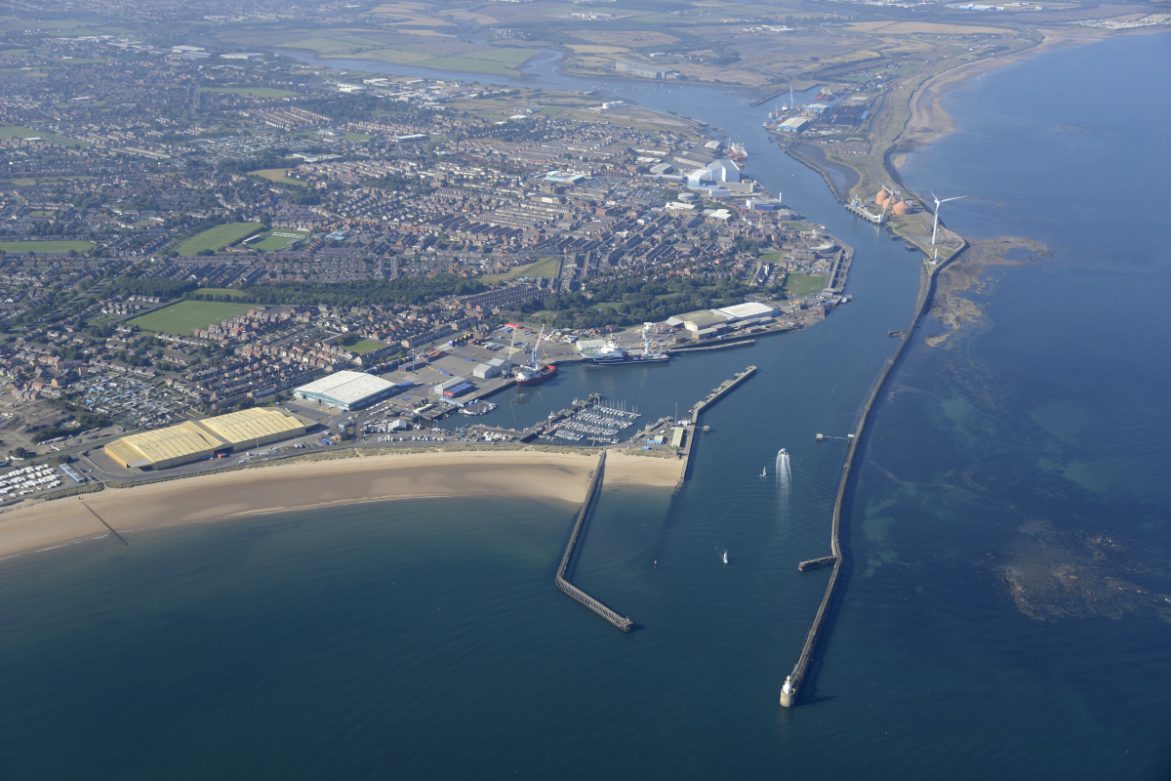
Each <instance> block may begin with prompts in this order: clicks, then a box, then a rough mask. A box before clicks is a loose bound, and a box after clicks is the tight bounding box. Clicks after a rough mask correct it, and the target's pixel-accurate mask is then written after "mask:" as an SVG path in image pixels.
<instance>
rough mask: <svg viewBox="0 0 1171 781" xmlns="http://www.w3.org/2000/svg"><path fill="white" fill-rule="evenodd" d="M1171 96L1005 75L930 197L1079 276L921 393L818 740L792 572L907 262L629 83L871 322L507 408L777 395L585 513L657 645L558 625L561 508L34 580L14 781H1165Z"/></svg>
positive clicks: (788, 177) (27, 565) (76, 563)
mask: <svg viewBox="0 0 1171 781" xmlns="http://www.w3.org/2000/svg"><path fill="white" fill-rule="evenodd" d="M1169 64H1171V38H1169V37H1168V36H1149V37H1130V38H1125V39H1119V40H1116V41H1113V42H1108V43H1104V44H1098V45H1094V46H1089V47H1084V48H1080V49H1075V50H1070V51H1064V52H1057V53H1052V54H1048V55H1045V56H1043V57H1040V58H1038V59H1035V60H1032V61H1029V62H1026V63H1022V64H1019V65H1015V66H1012V67H1010V68H1008V69H1005V70H1003V71H999V72H996V73H993V74H991V75H989V76H986V77H984V78H981V79H980V80H978V81H975V82H973V83H971V84H969V85H968V86H967V87H966V88H964V89H963V90H962V91H960V92H958V93H956V94H955V95H953V96H952V97H951V99H950V100H949V102H948V107H949V109H951V110H952V112H953V113H954V115H955V117H956V119H957V122H958V124H959V125H960V128H961V130H960V132H958V133H956V134H954V135H952V136H950V137H949V138H947V139H945V140H944V141H942V142H940V143H939V144H937V145H935V146H933V147H931V148H929V149H927V150H925V151H923V152H920V153H917V154H915V155H914V156H913V157H912V159H911V160H910V161H909V162H908V165H907V168H906V170H905V178H906V180H907V181H908V183H909V184H911V185H912V186H913V187H914V188H916V189H918V190H920V191H924V190H932V189H934V190H936V191H937V192H939V193H940V195H941V196H942V195H945V194H967V195H969V196H970V198H968V199H966V200H964V201H958V202H955V203H954V204H949V206H952V207H954V208H953V209H952V210H951V211H950V213H949V214H948V220H947V221H948V223H949V224H950V225H952V226H953V227H954V228H956V229H957V230H959V231H960V232H961V233H965V234H968V235H973V236H984V237H991V236H1001V235H1018V236H1027V237H1032V238H1035V239H1039V240H1041V241H1044V242H1045V243H1046V244H1047V245H1048V246H1049V247H1050V248H1051V250H1052V255H1051V256H1050V257H1046V258H1041V259H1034V260H1033V261H1032V262H1030V263H1028V264H1025V265H1018V266H1006V267H996V268H993V269H991V270H990V272H989V274H988V275H987V285H986V286H985V287H984V288H983V289H982V290H980V291H977V292H974V293H972V294H971V295H972V297H973V299H974V300H976V301H977V302H978V303H979V304H980V305H981V306H982V307H983V308H984V310H985V312H986V317H985V318H984V320H983V321H982V322H981V323H980V324H979V325H978V326H976V327H975V328H973V329H970V330H969V331H966V332H964V333H962V334H960V335H958V336H957V337H955V338H953V339H952V340H951V341H950V342H949V343H948V344H947V346H945V347H943V348H935V349H933V348H929V347H927V346H926V345H924V344H922V343H921V342H920V343H916V345H915V346H914V348H913V349H912V351H911V352H910V354H909V356H908V360H907V361H906V362H905V364H904V365H903V366H902V368H901V369H900V371H899V374H898V375H897V378H896V381H895V383H894V384H893V386H892V387H891V389H890V393H889V394H888V395H887V396H886V397H885V398H884V400H883V403H882V405H881V407H880V408H879V410H878V415H877V418H876V420H875V428H874V429H873V432H872V434H871V436H870V438H869V442H868V445H867V451H866V454H867V461H866V465H865V467H864V468H863V470H862V472H861V476H860V480H859V484H858V487H857V491H856V492H855V493H854V495H853V499H852V502H851V508H850V512H849V515H848V519H847V523H846V534H847V543H848V553H849V561H850V565H849V568H848V570H847V572H848V575H847V580H846V590H845V592H844V594H845V596H844V599H843V600H842V601H841V602H840V604H839V609H838V610H837V611H836V616H835V620H834V622H833V624H832V629H831V631H830V632H829V634H828V636H827V643H826V644H825V645H824V646H823V650H822V652H821V653H820V654H819V659H818V662H817V664H816V665H815V668H814V678H813V682H812V685H810V686H809V687H808V688H807V689H806V690H805V692H804V695H805V697H804V699H803V701H802V703H801V705H800V707H798V708H795V709H793V710H791V711H783V710H781V709H780V708H779V707H778V705H777V691H778V688H779V685H780V682H781V681H782V680H783V678H784V675H785V673H786V672H787V671H788V669H789V668H790V667H791V665H792V664H793V661H794V660H795V657H796V654H797V652H798V650H799V648H800V645H801V642H802V640H803V637H804V633H805V631H806V629H807V626H808V621H809V619H810V618H811V616H812V614H813V611H814V609H815V607H816V604H817V600H818V599H819V598H820V595H821V590H822V588H823V586H824V577H825V573H824V571H823V572H819V573H808V574H805V575H799V574H798V573H797V572H796V570H795V564H796V562H797V561H798V560H800V559H803V558H808V557H810V556H815V555H820V554H822V553H824V552H826V549H827V547H828V534H829V509H830V505H831V503H832V499H833V493H834V489H835V486H836V481H837V477H838V474H839V472H840V468H841V464H842V460H843V457H844V455H845V450H844V447H843V444H842V443H841V442H838V441H833V442H827V443H822V444H817V443H816V442H815V440H814V435H815V434H816V433H818V432H823V433H826V434H843V433H845V432H846V431H848V430H849V429H850V428H851V427H852V425H853V423H854V421H855V420H856V416H857V413H858V408H859V406H860V404H861V403H862V401H863V399H864V398H865V396H866V393H867V390H868V388H869V385H870V383H871V382H872V380H873V378H874V376H875V374H876V372H877V371H878V369H879V368H880V366H881V365H882V363H883V361H884V360H885V359H886V358H887V357H888V356H889V355H890V353H891V351H892V349H893V346H894V343H893V342H892V340H890V339H888V338H887V336H886V331H887V330H888V329H890V328H898V327H902V326H904V325H905V324H906V322H907V320H908V318H909V316H910V313H911V307H912V305H913V302H914V297H915V293H916V288H917V281H918V263H919V260H918V256H916V255H915V254H912V253H908V252H907V251H906V250H905V249H904V248H903V246H902V244H901V243H899V242H894V241H891V240H890V238H889V237H888V236H886V235H885V234H882V233H879V232H876V231H874V230H873V228H872V226H868V225H864V224H862V223H860V222H859V221H856V220H854V219H853V218H851V217H850V216H849V215H848V214H846V212H845V211H844V210H843V209H841V207H840V206H838V205H837V204H836V203H835V202H834V201H833V199H832V198H831V197H830V196H829V195H828V194H827V193H826V192H825V187H824V184H823V183H822V182H821V181H820V179H818V178H817V177H816V176H815V175H813V174H812V173H811V172H809V171H807V170H806V169H804V168H802V167H801V166H799V165H797V164H795V163H793V162H792V161H791V160H789V159H788V158H786V157H784V156H783V155H782V154H780V153H779V152H778V151H777V150H776V149H775V148H773V147H772V146H770V144H769V142H768V141H767V138H766V137H765V135H764V133H763V131H762V130H761V129H760V120H761V119H762V118H763V114H764V112H765V111H766V110H767V109H765V108H755V109H754V108H751V107H749V106H748V105H747V100H746V99H745V98H744V96H742V95H739V94H737V93H734V92H721V91H719V90H711V89H702V88H701V89H695V88H690V89H689V88H682V87H671V86H665V85H623V84H621V83H613V84H607V85H606V86H605V90H606V91H607V93H609V94H613V95H618V96H626V97H631V98H634V99H638V100H640V101H642V102H644V103H646V104H647V105H652V106H655V107H658V108H664V109H666V108H670V109H674V110H677V111H679V113H681V114H689V115H693V116H699V118H701V119H705V120H706V121H708V122H710V123H711V124H712V125H713V126H718V127H719V128H720V129H721V131H720V132H722V133H727V134H728V135H731V136H733V137H735V138H738V139H741V140H743V141H744V142H745V143H747V144H748V146H749V149H750V152H751V154H752V157H751V159H750V161H749V172H750V173H752V174H753V175H755V176H757V177H758V178H760V179H761V180H762V181H763V182H764V183H765V184H767V185H768V186H769V187H770V188H772V189H773V190H774V191H783V192H784V195H785V199H786V200H787V201H788V202H789V203H790V204H792V205H794V206H795V207H796V208H798V209H801V210H802V211H804V212H806V213H807V214H808V215H809V217H810V219H812V220H813V221H815V222H818V223H824V224H825V225H826V226H827V228H828V229H829V230H830V231H832V232H833V233H835V234H836V235H838V236H841V237H842V238H843V239H845V240H846V241H848V242H849V243H851V244H852V245H854V246H855V248H856V251H857V259H856V261H855V266H854V271H853V274H852V281H851V292H852V293H853V294H854V295H855V297H856V300H855V301H854V302H853V303H851V304H849V305H847V306H845V307H842V308H841V309H840V310H839V311H837V312H835V313H833V314H832V316H831V317H830V318H829V319H828V320H827V321H826V322H825V323H823V324H822V325H820V326H818V327H817V328H814V329H811V330H809V331H806V332H803V333H799V334H794V335H790V336H784V337H780V338H775V339H770V340H765V341H762V342H760V343H758V344H757V345H756V346H754V347H752V348H749V349H745V350H736V351H728V352H722V353H714V354H710V355H706V356H692V357H688V358H685V359H680V360H678V361H674V362H672V364H671V365H670V366H669V367H641V368H640V367H618V368H613V369H610V370H593V371H589V370H586V369H570V370H567V371H564V372H562V373H561V376H559V377H558V379H556V380H555V381H553V382H551V383H549V384H547V385H544V386H540V387H539V388H537V389H534V390H532V391H528V392H525V393H524V394H517V395H516V396H514V397H508V396H502V397H499V398H501V399H503V400H505V401H507V402H508V403H507V404H503V405H502V407H501V409H500V410H499V411H498V412H497V413H495V414H496V415H500V416H511V417H513V418H514V419H517V420H522V419H527V418H528V417H530V416H531V415H532V414H533V410H537V411H539V410H541V409H547V408H548V407H547V405H553V406H557V405H559V404H560V403H562V402H563V401H564V400H568V399H570V398H572V397H574V396H577V395H581V394H582V393H583V392H585V391H589V390H598V391H600V392H603V393H605V394H607V395H609V396H612V397H615V398H621V399H625V400H627V401H629V402H630V403H632V404H637V405H638V406H639V407H640V408H641V409H642V410H643V411H644V412H646V413H647V414H648V416H649V415H658V414H663V413H664V412H667V411H670V410H672V409H674V405H675V404H678V405H679V406H680V408H685V407H686V406H688V405H689V404H690V403H691V402H692V401H694V400H695V399H696V398H698V397H699V396H701V395H703V393H704V392H706V390H707V389H708V388H710V387H711V386H712V385H714V384H715V382H716V381H718V379H719V378H720V377H722V376H725V375H727V374H730V373H731V372H732V371H734V370H736V369H739V368H741V367H742V366H744V365H745V364H747V363H755V364H758V365H759V366H760V367H761V368H760V372H759V374H758V375H757V376H756V377H755V378H753V379H752V380H751V381H750V382H748V383H747V384H746V385H744V386H743V388H741V389H738V390H737V391H736V392H735V393H734V394H733V395H732V396H731V397H729V399H728V401H726V402H724V403H721V404H720V405H719V406H717V407H716V408H715V409H714V410H713V412H712V413H711V414H710V415H709V416H708V417H707V418H706V420H705V422H706V423H709V424H710V425H711V426H712V432H711V434H710V435H709V436H707V437H705V438H704V439H703V440H702V441H701V444H700V446H699V449H698V451H697V462H696V465H695V470H694V474H693V478H692V480H691V481H690V482H689V483H688V484H687V485H686V486H685V488H684V489H683V490H682V491H680V492H679V493H678V494H676V495H674V496H670V495H667V494H665V493H658V492H648V491H633V490H625V491H617V492H616V491H610V492H607V494H606V495H605V496H604V497H603V499H602V502H601V504H600V506H599V507H598V510H597V513H596V515H595V518H594V520H593V522H592V524H591V526H590V529H589V534H588V538H587V541H586V544H585V547H584V549H583V551H582V555H581V559H580V561H579V563H578V565H577V573H576V578H577V580H578V581H579V582H580V583H582V584H583V585H584V586H585V587H586V588H587V589H589V590H591V591H592V592H595V593H596V594H597V595H598V596H600V597H602V598H603V599H605V600H607V601H608V602H610V603H611V604H612V605H613V606H614V607H616V608H617V609H619V610H620V612H623V613H626V614H628V615H630V616H632V617H633V618H635V619H636V621H638V623H639V624H640V625H641V626H642V629H640V631H637V632H634V633H632V634H630V635H623V634H621V633H619V632H616V631H615V630H613V629H612V628H610V627H609V626H608V625H606V624H605V623H603V622H601V621H600V620H599V619H598V618H597V617H595V616H593V615H592V614H590V613H588V612H587V611H585V610H583V609H582V608H580V607H579V606H577V605H576V604H574V603H573V602H571V601H570V600H568V599H567V598H566V597H565V596H564V595H562V594H560V593H559V592H558V591H557V590H556V589H555V588H554V587H553V585H552V578H553V572H554V568H555V567H556V562H557V560H558V557H559V556H560V551H561V547H562V545H563V544H564V541H565V537H566V534H567V532H568V530H569V526H570V524H571V521H572V517H573V513H574V510H575V508H574V507H572V506H571V505H568V504H557V503H551V504H544V503H538V502H532V501H521V500H514V501H497V500H492V501H485V500H442V501H426V502H399V503H390V504H386V505H362V506H355V507H350V508H340V509H338V508H335V509H330V510H327V511H320V512H313V513H301V514H295V515H285V516H276V517H271V518H264V519H251V520H247V521H242V522H238V523H233V524H224V525H217V526H214V527H195V528H187V529H182V530H178V531H175V530H171V531H165V532H143V533H137V534H132V535H130V546H129V547H128V548H124V547H121V546H119V545H115V544H110V545H104V544H85V545H78V546H72V547H70V548H68V549H62V550H57V551H52V552H49V553H45V554H38V555H34V556H27V557H22V558H18V559H12V560H8V561H4V562H0V594H3V599H0V692H2V693H3V699H2V702H3V706H2V707H0V778H13V779H53V778H61V779H66V778H68V779H75V778H95V779H148V778H149V779H157V778H168V779H172V778H175V779H179V778H199V779H205V778H209V777H215V778H225V779H252V778H258V777H262V778H283V779H296V778H306V779H308V778H323V777H338V778H372V779H373V778H378V779H382V778H388V777H395V778H447V777H476V778H496V777H505V776H507V777H522V778H526V777H527V778H533V777H556V778H596V777H599V776H614V777H650V778H709V777H727V778H758V777H764V776H766V775H788V774H794V775H798V774H799V775H802V776H804V777H809V778H831V779H832V778H847V777H851V778H867V779H886V778H898V779H906V778H931V779H935V778H951V779H987V778H992V777H996V778H1003V779H1016V778H1021V779H1025V778H1028V779H1038V778H1061V779H1083V778H1084V779H1091V778H1092V779H1098V778H1103V777H1111V778H1113V777H1122V778H1139V779H1165V778H1168V777H1171V728H1169V727H1168V726H1167V724H1168V721H1167V718H1166V714H1167V713H1168V712H1171V655H1169V653H1168V648H1171V623H1168V616H1169V612H1168V610H1169V608H1171V603H1166V602H1160V600H1161V599H1164V597H1165V596H1166V595H1171V569H1169V565H1168V561H1171V556H1169V554H1171V538H1169V536H1168V529H1167V524H1168V520H1169V512H1168V511H1169V509H1171V487H1169V485H1168V481H1167V480H1166V477H1165V472H1166V464H1167V463H1168V461H1169V460H1171V459H1169V458H1168V455H1169V453H1168V449H1169V448H1171V445H1169V444H1168V439H1167V436H1166V435H1167V433H1168V431H1171V426H1169V423H1171V413H1169V412H1168V409H1167V403H1166V398H1167V389H1168V388H1169V387H1171V364H1169V362H1168V360H1167V357H1166V356H1167V353H1166V345H1167V344H1171V317H1169V316H1168V314H1167V309H1166V308H1165V307H1164V306H1163V302H1162V299H1163V298H1164V297H1165V296H1166V292H1167V291H1168V290H1171V284H1169V283H1171V255H1169V254H1168V250H1167V248H1166V245H1164V244H1163V243H1161V239H1162V238H1163V237H1162V235H1161V234H1162V232H1163V231H1162V227H1163V225H1164V224H1165V222H1166V221H1165V219H1163V217H1162V211H1163V208H1164V207H1163V205H1162V203H1161V202H1160V196H1161V195H1162V189H1163V187H1164V180H1165V179H1166V175H1165V174H1166V152H1167V145H1166V141H1165V134H1164V133H1163V128H1165V127H1166V126H1167V124H1168V121H1169V120H1171V95H1169V94H1168V92H1167V90H1165V89H1163V87H1162V82H1161V76H1162V74H1165V73H1166V72H1168V65H1169ZM544 77H545V79H546V80H547V81H548V82H550V83H556V84H557V85H559V86H581V85H580V84H573V83H571V82H572V80H565V79H559V78H555V77H553V76H552V75H550V73H549V72H548V71H546V72H545V73H544ZM937 328H938V326H936V325H934V324H929V326H928V328H927V329H926V330H927V331H928V332H929V333H930V332H932V331H933V330H935V329H937ZM920 338H921V337H920ZM780 447H786V448H788V449H789V450H790V451H791V452H792V454H793V455H792V477H791V479H789V480H785V481H782V480H778V479H777V477H776V474H775V469H774V467H775V463H774V459H775V455H776V451H777V449H778V448H780ZM762 467H765V468H766V469H767V476H766V477H764V478H762V477H761V476H760V472H761V468H762ZM114 520H115V523H116V519H114ZM725 547H727V548H728V549H729V551H730V556H731V564H730V565H729V566H727V567H725V566H723V565H722V564H721V563H720V560H719V556H720V552H721V551H722V550H723V549H724V548H725ZM656 560H657V562H658V565H657V567H656V566H652V562H653V561H656Z"/></svg>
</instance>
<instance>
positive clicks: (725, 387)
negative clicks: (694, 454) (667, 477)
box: [676, 364, 756, 485]
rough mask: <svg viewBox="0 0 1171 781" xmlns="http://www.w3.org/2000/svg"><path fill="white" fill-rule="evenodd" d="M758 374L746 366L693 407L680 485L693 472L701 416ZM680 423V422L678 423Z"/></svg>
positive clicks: (752, 368) (751, 367) (754, 368)
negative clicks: (692, 452) (693, 456)
mask: <svg viewBox="0 0 1171 781" xmlns="http://www.w3.org/2000/svg"><path fill="white" fill-rule="evenodd" d="M754 374H756V367H755V366H754V365H752V364H749V365H748V366H745V367H744V368H743V369H741V370H740V371H738V372H736V373H735V374H733V375H732V376H731V377H729V378H728V379H726V380H724V381H723V382H721V383H720V384H719V385H717V386H716V387H714V388H712V390H711V392H710V393H708V395H706V396H704V397H703V398H702V399H700V400H699V401H697V402H695V403H694V404H692V405H691V430H690V432H688V434H687V441H686V442H684V443H683V452H682V453H681V457H682V458H683V460H684V462H685V463H684V465H683V474H682V475H681V476H680V478H679V484H680V485H682V484H683V483H684V481H686V480H687V476H688V474H690V472H691V451H692V449H693V448H694V447H695V440H696V439H697V438H698V436H699V425H698V423H699V416H700V415H702V414H703V412H704V410H706V409H707V408H708V407H710V406H711V405H713V404H715V403H716V402H717V401H719V400H720V399H722V398H723V397H724V396H726V395H727V394H729V393H731V392H732V390H734V389H735V388H736V387H738V386H739V385H740V384H741V383H743V382H745V381H746V380H747V379H748V378H749V377H751V376H752V375H754ZM676 423H678V421H676Z"/></svg>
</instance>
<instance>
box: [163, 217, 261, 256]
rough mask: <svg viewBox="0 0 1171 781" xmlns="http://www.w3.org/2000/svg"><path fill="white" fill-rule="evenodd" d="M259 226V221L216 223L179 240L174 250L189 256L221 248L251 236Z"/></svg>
mask: <svg viewBox="0 0 1171 781" xmlns="http://www.w3.org/2000/svg"><path fill="white" fill-rule="evenodd" d="M260 227H261V226H260V223H259V222H229V223H227V224H226V225H217V226H215V227H214V228H208V229H207V230H205V231H202V232H200V233H197V234H195V235H194V236H192V237H191V238H189V239H187V240H185V241H182V242H180V243H179V245H178V246H177V247H175V251H176V252H178V253H179V254H180V255H182V256H184V257H187V258H190V257H194V256H196V255H198V254H199V253H200V252H203V251H204V250H205V249H209V250H212V251H215V250H221V249H223V248H224V247H226V246H228V245H229V244H235V243H236V242H237V241H240V240H241V239H244V238H247V237H248V236H251V235H252V234H253V233H255V232H256V231H257V230H259V229H260Z"/></svg>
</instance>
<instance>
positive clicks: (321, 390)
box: [293, 369, 402, 411]
mask: <svg viewBox="0 0 1171 781" xmlns="http://www.w3.org/2000/svg"><path fill="white" fill-rule="evenodd" d="M400 390H402V388H400V387H399V386H398V385H395V384H394V383H393V382H390V381H388V380H384V379H382V378H381V377H375V376H374V375H373V374H364V373H363V372H355V371H350V370H348V369H346V370H343V371H340V372H335V373H334V374H331V375H329V376H328V377H322V378H321V379H320V380H314V381H313V382H311V383H309V384H308V385H302V386H301V387H299V388H295V389H294V390H293V395H294V396H295V397H297V398H298V399H305V400H306V401H316V402H317V403H318V404H326V405H328V406H330V407H337V408H338V409H340V410H345V411H349V410H355V409H362V408H363V407H369V406H370V405H371V404H377V403H378V402H380V401H382V400H383V399H388V398H390V397H391V396H393V395H394V394H396V393H398V392H399V391H400Z"/></svg>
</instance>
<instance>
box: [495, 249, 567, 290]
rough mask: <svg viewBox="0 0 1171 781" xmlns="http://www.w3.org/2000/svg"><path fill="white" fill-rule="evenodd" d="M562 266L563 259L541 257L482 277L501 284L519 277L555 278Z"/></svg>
mask: <svg viewBox="0 0 1171 781" xmlns="http://www.w3.org/2000/svg"><path fill="white" fill-rule="evenodd" d="M560 268H561V259H560V258H556V257H552V256H550V257H547V258H541V259H540V260H538V261H535V262H533V263H526V264H525V265H523V266H516V267H514V268H510V269H509V270H508V271H502V272H501V273H499V274H485V275H484V276H482V277H480V279H481V280H482V281H483V282H485V283H486V284H489V285H495V284H499V283H500V282H511V281H512V280H514V279H516V278H517V277H530V278H533V279H553V278H554V277H556V276H557V272H558V270H559V269H560Z"/></svg>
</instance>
